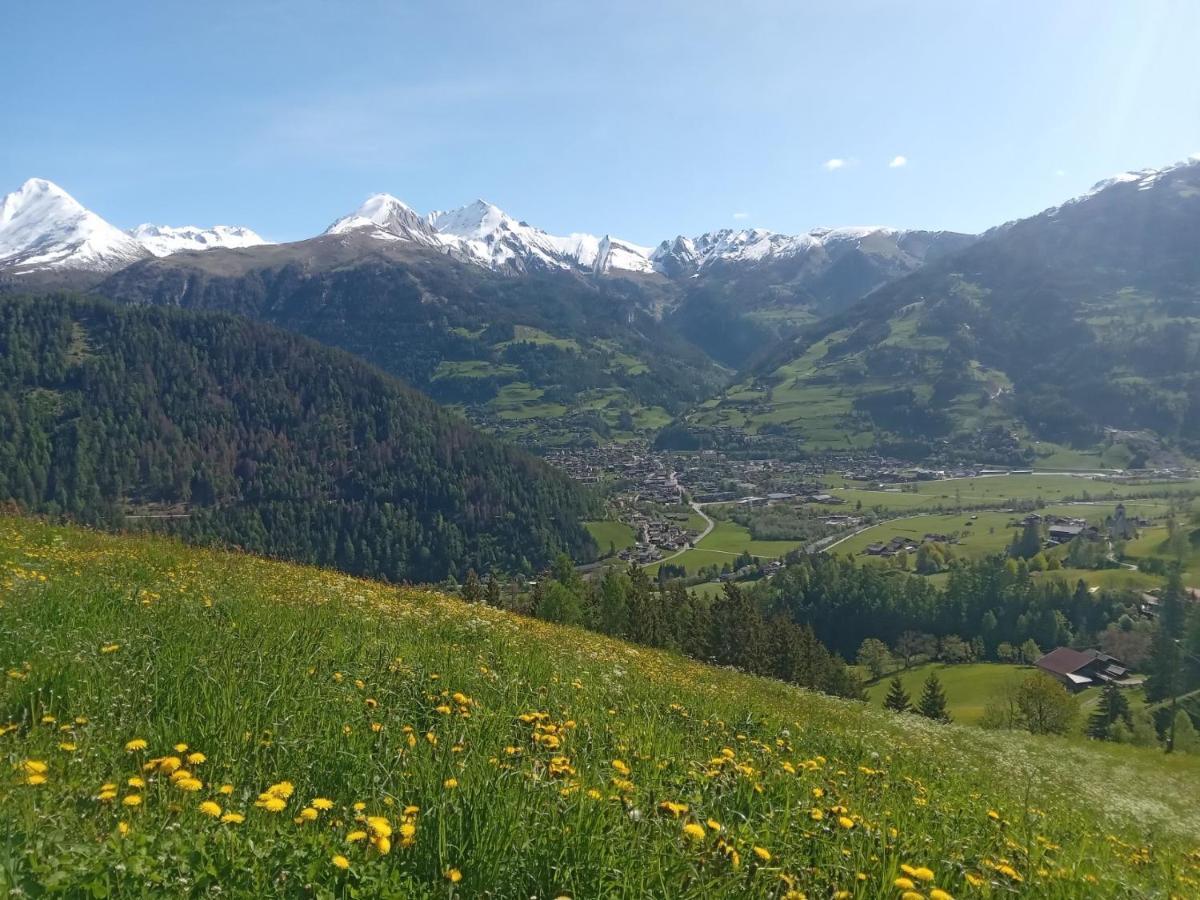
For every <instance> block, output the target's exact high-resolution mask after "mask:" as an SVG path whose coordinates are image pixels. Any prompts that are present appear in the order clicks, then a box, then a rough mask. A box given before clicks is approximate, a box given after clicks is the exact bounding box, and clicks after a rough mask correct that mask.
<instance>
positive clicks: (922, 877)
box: [912, 866, 933, 881]
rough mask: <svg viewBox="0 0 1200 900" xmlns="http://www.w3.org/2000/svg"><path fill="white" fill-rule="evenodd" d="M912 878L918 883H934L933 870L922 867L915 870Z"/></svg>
mask: <svg viewBox="0 0 1200 900" xmlns="http://www.w3.org/2000/svg"><path fill="white" fill-rule="evenodd" d="M912 876H913V878H916V879H917V880H918V881H933V869H930V868H927V867H925V866H920V867H919V868H916V869H913V871H912Z"/></svg>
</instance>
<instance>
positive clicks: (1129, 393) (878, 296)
mask: <svg viewBox="0 0 1200 900" xmlns="http://www.w3.org/2000/svg"><path fill="white" fill-rule="evenodd" d="M1198 242H1200V162H1189V163H1185V164H1181V165H1178V166H1173V167H1169V168H1167V169H1161V170H1153V171H1146V172H1140V173H1131V174H1129V175H1127V176H1124V177H1120V178H1117V179H1113V180H1111V181H1110V182H1106V183H1102V184H1101V185H1098V186H1097V188H1096V189H1094V190H1093V191H1092V192H1090V193H1089V194H1087V195H1084V196H1083V197H1080V198H1077V199H1076V200H1073V201H1070V202H1068V203H1065V204H1063V205H1061V206H1058V207H1055V208H1052V209H1049V210H1046V211H1045V212H1042V213H1040V214H1038V215H1036V216H1032V217H1030V218H1028V219H1023V220H1021V221H1018V222H1014V223H1010V224H1008V225H1005V226H1002V227H1000V228H996V229H993V230H992V231H990V232H988V233H987V234H985V235H984V236H983V237H982V238H981V239H980V240H979V241H978V242H976V243H974V244H973V245H972V246H970V247H968V248H967V249H965V250H962V251H960V252H958V253H955V254H952V255H950V256H947V257H945V258H944V259H940V260H938V261H936V262H933V263H930V264H929V265H927V266H925V267H924V268H922V269H921V270H919V271H918V272H916V273H914V274H912V275H910V276H908V277H906V278H903V279H900V280H898V281H896V282H893V283H891V284H889V285H887V286H886V287H884V288H882V289H880V290H878V291H876V292H874V293H873V294H872V295H871V296H870V297H869V298H868V299H867V300H866V301H864V302H862V303H860V304H857V305H856V306H854V307H852V308H850V309H847V310H845V311H844V312H843V313H840V314H835V315H833V316H831V317H829V318H828V319H827V320H825V321H824V322H822V323H820V324H819V325H817V326H814V327H813V328H810V329H809V330H808V331H807V332H806V333H805V334H804V335H803V336H802V338H801V339H800V340H798V341H797V342H795V344H794V345H792V346H791V347H786V348H781V349H780V351H779V352H777V353H776V354H775V355H773V356H772V357H771V358H770V359H767V360H765V361H764V363H763V364H762V365H761V366H760V367H759V369H758V371H757V375H756V377H755V378H754V379H751V380H750V381H747V382H746V383H744V384H743V385H741V386H740V387H739V388H737V389H734V390H737V391H738V392H739V393H738V395H737V396H736V397H734V396H730V395H727V396H726V397H725V398H724V399H722V400H720V401H718V402H714V403H711V404H709V406H708V408H707V409H705V410H703V411H701V412H700V413H699V414H698V415H697V417H696V421H697V422H705V423H707V424H709V425H715V424H719V423H724V424H737V425H738V426H739V427H741V426H742V425H744V424H749V426H750V427H751V428H752V429H762V428H766V427H768V426H770V427H771V428H773V429H775V430H777V431H781V432H784V433H788V434H791V435H793V436H801V437H805V438H808V439H809V440H810V442H811V443H812V444H813V445H815V446H820V445H826V446H831V445H836V444H838V443H845V442H849V443H850V444H858V445H861V444H864V443H889V442H897V441H899V442H908V441H911V442H915V443H916V444H917V445H922V446H924V447H926V448H928V447H930V446H931V444H932V443H933V442H935V441H937V440H940V439H948V440H950V441H951V442H964V441H965V442H967V443H968V444H969V443H970V442H971V441H972V440H973V439H974V437H975V436H977V435H979V434H981V433H984V432H987V433H990V434H992V435H994V436H995V437H996V440H997V441H998V442H999V443H1000V444H1001V445H1004V446H1007V447H1011V446H1012V439H1013V436H1015V437H1016V438H1020V439H1027V438H1029V437H1033V438H1039V439H1042V440H1047V441H1056V442H1066V443H1072V444H1075V445H1078V446H1089V445H1092V444H1094V443H1095V442H1097V441H1098V440H1100V439H1101V438H1102V437H1103V436H1104V434H1105V430H1106V429H1109V430H1110V433H1111V429H1117V430H1120V431H1138V430H1148V431H1152V432H1153V433H1155V434H1157V435H1159V436H1162V437H1165V438H1166V439H1168V440H1172V441H1179V442H1181V443H1182V445H1183V446H1185V448H1190V449H1191V450H1192V451H1193V452H1194V451H1195V449H1197V447H1200V443H1198V442H1200V256H1198V255H1197V254H1196V252H1195V248H1196V246H1197V244H1198ZM993 427H994V428H995V429H997V430H995V431H991V430H990V429H992V428H993ZM1006 435H1007V436H1008V437H1005V436H1006Z"/></svg>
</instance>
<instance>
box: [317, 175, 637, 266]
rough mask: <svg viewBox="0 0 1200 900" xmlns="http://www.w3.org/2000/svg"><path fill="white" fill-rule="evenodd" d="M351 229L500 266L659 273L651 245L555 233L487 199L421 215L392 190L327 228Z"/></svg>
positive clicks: (342, 231) (339, 231) (334, 231)
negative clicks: (392, 194)
mask: <svg viewBox="0 0 1200 900" xmlns="http://www.w3.org/2000/svg"><path fill="white" fill-rule="evenodd" d="M348 232H363V233H366V234H368V235H370V236H371V237H373V238H377V239H379V240H404V241H412V242H413V243H416V244H420V245H422V246H427V247H434V248H438V249H442V250H445V251H447V252H448V253H450V254H451V255H453V256H456V257H459V258H461V259H465V260H468V261H470V262H474V263H478V264H479V265H483V266H487V267H488V268H492V269H499V270H508V271H515V272H524V271H528V270H530V269H537V268H563V269H576V270H583V271H588V272H601V273H602V272H608V271H611V270H614V269H615V270H621V271H628V272H652V271H654V267H653V264H652V263H651V262H650V249H649V248H648V247H640V246H638V245H636V244H632V243H630V242H629V241H623V240H619V239H617V238H612V237H609V236H605V237H603V238H601V237H596V236H595V235H592V234H578V233H577V234H569V235H566V236H565V237H559V236H556V235H552V234H549V233H547V232H545V231H542V230H541V229H540V228H535V227H533V226H532V225H529V224H527V223H525V222H520V221H517V220H516V219H514V218H513V217H512V216H510V215H508V213H506V212H504V210H502V209H500V208H499V207H497V206H495V205H493V204H491V203H488V202H487V201H485V200H476V201H475V202H474V203H469V204H467V205H466V206H463V207H461V208H459V209H454V210H449V211H441V210H438V211H435V212H432V213H430V214H429V215H428V216H420V215H419V214H417V213H416V212H415V211H414V210H413V209H412V208H411V207H409V206H408V205H406V204H405V203H403V202H402V201H400V200H397V199H396V198H395V197H393V196H391V195H390V194H375V195H373V196H371V197H369V198H368V199H367V201H366V202H365V203H364V204H363V205H362V206H360V207H359V208H358V209H357V210H355V211H354V212H353V213H351V214H350V215H347V216H343V217H342V218H340V219H338V220H337V221H336V222H334V223H333V224H332V225H330V226H329V228H328V229H326V231H325V233H326V234H346V233H348Z"/></svg>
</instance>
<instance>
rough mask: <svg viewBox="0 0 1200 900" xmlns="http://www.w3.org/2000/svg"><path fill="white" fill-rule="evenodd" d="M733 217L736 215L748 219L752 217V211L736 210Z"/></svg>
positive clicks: (738, 217) (737, 217) (736, 217)
mask: <svg viewBox="0 0 1200 900" xmlns="http://www.w3.org/2000/svg"><path fill="white" fill-rule="evenodd" d="M733 217H734V218H735V219H748V218H750V213H748V212H735V213H734V214H733Z"/></svg>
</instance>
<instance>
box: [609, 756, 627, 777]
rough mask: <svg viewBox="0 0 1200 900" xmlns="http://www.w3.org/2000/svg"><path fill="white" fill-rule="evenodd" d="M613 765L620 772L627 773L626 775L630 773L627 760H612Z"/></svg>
mask: <svg viewBox="0 0 1200 900" xmlns="http://www.w3.org/2000/svg"><path fill="white" fill-rule="evenodd" d="M612 767H613V768H614V769H616V770H617V771H618V772H620V773H621V774H622V775H625V776H628V775H629V772H630V769H629V766H628V765H626V764H625V762H624V761H622V760H619V759H614V760H613V761H612Z"/></svg>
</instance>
